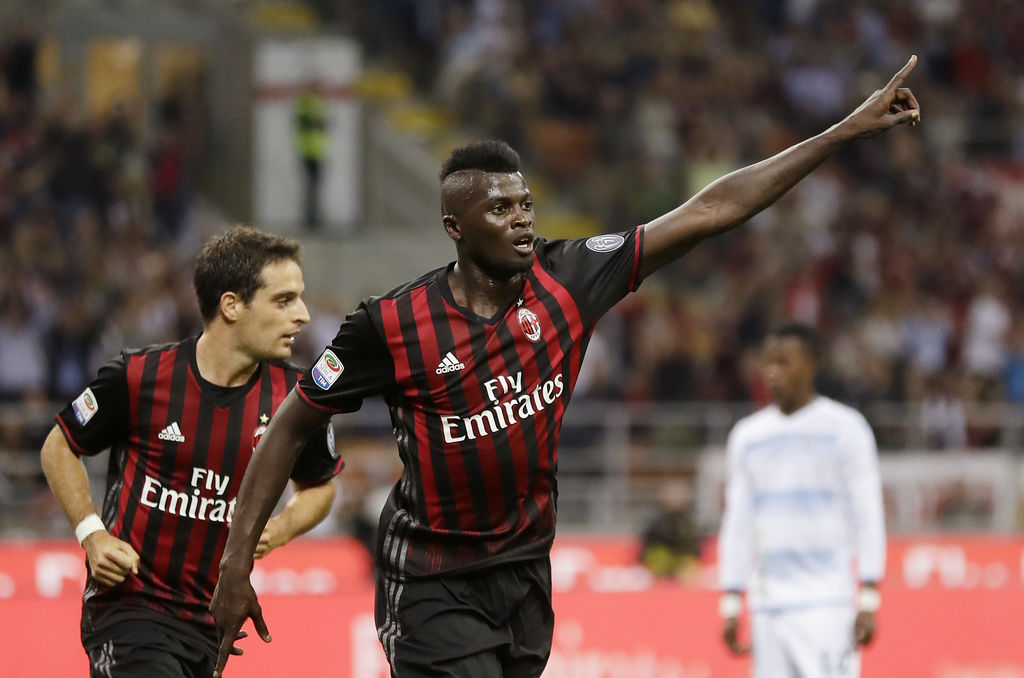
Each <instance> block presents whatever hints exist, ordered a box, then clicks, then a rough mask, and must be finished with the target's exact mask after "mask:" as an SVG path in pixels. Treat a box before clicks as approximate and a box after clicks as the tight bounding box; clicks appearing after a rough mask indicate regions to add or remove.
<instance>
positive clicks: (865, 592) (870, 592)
mask: <svg viewBox="0 0 1024 678" xmlns="http://www.w3.org/2000/svg"><path fill="white" fill-rule="evenodd" d="M881 606H882V594H881V593H879V592H878V589H876V588H874V587H872V586H865V587H863V588H862V589H861V590H860V593H858V594H857V609H858V610H860V611H861V612H878V608H880V607H881Z"/></svg>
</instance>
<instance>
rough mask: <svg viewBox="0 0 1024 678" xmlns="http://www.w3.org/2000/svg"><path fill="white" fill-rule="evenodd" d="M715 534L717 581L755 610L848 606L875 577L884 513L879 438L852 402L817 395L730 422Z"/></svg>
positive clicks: (880, 566)
mask: <svg viewBox="0 0 1024 678" xmlns="http://www.w3.org/2000/svg"><path fill="white" fill-rule="evenodd" d="M728 458H729V481H728V487H727V489H726V509H725V515H724V517H723V520H722V531H721V534H720V536H719V568H720V570H719V584H720V586H721V588H722V589H723V590H730V591H747V592H748V603H749V605H750V607H751V609H753V610H755V611H768V610H771V611H776V610H788V609H796V608H801V607H808V606H815V605H832V604H841V605H852V604H853V598H854V593H855V591H856V587H857V580H856V579H855V576H854V569H853V561H854V560H856V563H857V575H859V579H860V580H861V581H874V582H877V581H880V580H881V578H882V574H883V571H884V568H885V517H884V513H883V509H882V491H881V483H880V481H879V475H878V454H877V449H876V446H875V438H874V435H873V434H872V432H871V428H870V426H869V425H868V423H867V421H866V420H865V419H864V417H863V416H862V415H861V414H860V413H859V412H857V411H856V410H854V409H852V408H850V407H847V406H846V405H842V404H840V403H837V402H836V401H834V400H830V399H829V398H825V397H823V396H818V397H817V398H816V399H815V400H813V401H812V402H810V403H809V404H807V405H805V406H804V407H802V408H801V409H799V410H797V411H796V412H794V413H792V414H790V415H785V414H783V413H782V412H781V411H780V410H779V408H778V407H776V406H775V405H771V406H768V407H766V408H764V409H762V410H760V411H758V412H756V413H755V414H752V415H750V416H749V417H746V418H744V419H743V420H741V421H740V422H738V423H737V424H736V426H735V427H734V428H733V430H732V431H731V432H730V434H729V442H728Z"/></svg>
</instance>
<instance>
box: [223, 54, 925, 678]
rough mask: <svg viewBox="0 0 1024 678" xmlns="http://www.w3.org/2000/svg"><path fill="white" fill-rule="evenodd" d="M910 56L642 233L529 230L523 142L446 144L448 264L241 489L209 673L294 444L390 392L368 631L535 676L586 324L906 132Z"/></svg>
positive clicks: (302, 414) (912, 113) (396, 301)
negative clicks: (878, 83)
mask: <svg viewBox="0 0 1024 678" xmlns="http://www.w3.org/2000/svg"><path fill="white" fill-rule="evenodd" d="M913 66H914V60H913V59H912V60H911V61H910V62H908V63H907V65H906V66H905V67H904V68H903V69H902V70H901V71H900V72H899V73H897V74H896V75H895V76H894V77H893V79H892V81H891V82H890V83H889V84H888V85H887V86H886V87H885V88H884V89H882V90H879V91H877V92H875V93H874V94H873V95H871V97H870V98H868V100H867V101H865V102H864V103H863V104H862V105H861V106H860V107H859V108H858V109H857V110H856V111H854V112H853V113H851V114H850V115H849V116H848V117H847V118H846V119H844V120H843V121H842V122H840V123H838V124H836V125H835V126H833V127H832V128H831V129H829V130H828V131H826V132H824V133H822V134H820V135H818V136H816V137H814V138H812V139H808V140H807V141H804V142H802V143H800V144H797V145H796V146H794V147H792V148H790V149H788V150H786V151H784V152H782V153H780V154H779V155H777V156H775V157H773V158H770V159H768V160H765V161H763V162H761V163H758V164H756V165H752V166H750V167H747V168H745V169H741V170H738V171H736V172H733V173H732V174H729V175H728V176H725V177H723V178H721V179H719V180H718V181H716V182H714V183H712V184H711V185H710V186H708V187H707V188H705V189H703V190H702V191H700V192H699V193H698V194H697V195H696V196H694V197H693V198H691V199H690V200H689V201H687V202H686V203H685V204H684V205H682V206H680V207H678V208H676V209H675V210H673V211H671V212H669V213H668V214H665V215H663V216H661V217H659V218H657V219H655V220H654V221H652V222H650V223H648V224H646V225H643V226H638V227H636V228H632V229H629V230H627V231H623V232H621V233H612V234H608V235H603V236H596V237H593V238H589V239H580V240H546V239H544V238H541V237H537V235H536V233H535V232H534V211H533V198H532V196H531V194H530V189H529V187H528V186H527V183H526V179H524V178H523V175H522V174H521V173H520V172H519V158H518V156H517V155H516V153H515V151H513V150H512V149H511V148H509V147H508V146H507V145H506V144H504V143H501V142H482V143H477V144H472V145H470V146H466V147H463V148H460V149H457V150H456V151H455V152H453V153H452V154H451V156H450V157H449V158H448V159H447V161H446V162H445V163H444V166H443V168H442V171H441V211H442V223H443V224H444V228H445V230H446V231H447V233H448V237H449V238H451V239H452V241H453V242H454V243H455V252H456V261H454V262H452V263H451V264H449V265H447V266H443V267H441V268H438V269H436V270H433V271H431V272H429V273H426V274H425V275H423V276H422V277H420V278H418V279H416V280H414V281H411V282H409V283H407V284H405V285H402V286H401V287H398V288H397V289H395V290H392V291H391V292H388V293H387V294H385V295H383V296H381V297H372V298H370V299H367V300H365V301H364V302H363V303H362V304H361V305H360V306H359V307H358V308H357V309H356V310H355V311H354V312H353V313H351V314H350V315H349V316H348V318H347V319H346V320H345V322H344V323H343V324H342V325H341V328H340V330H339V331H338V335H337V337H335V339H334V341H333V343H332V344H331V345H330V346H329V347H327V348H326V349H325V350H324V352H323V354H322V355H321V356H320V359H319V361H318V362H317V363H316V365H315V366H314V367H313V369H312V371H311V372H310V374H309V375H307V376H306V377H305V378H304V379H303V380H302V381H301V382H300V384H299V387H298V389H296V391H295V392H293V393H292V394H291V395H289V396H288V399H287V400H285V402H284V404H283V405H282V406H281V410H280V412H279V413H278V416H277V417H276V418H275V419H274V423H273V424H271V426H270V428H269V429H268V430H267V433H266V435H265V436H264V438H263V441H262V442H261V444H260V447H259V448H258V449H257V450H256V458H257V459H258V460H259V461H258V463H257V464H254V465H253V467H252V469H251V472H250V473H247V474H246V477H245V479H244V480H243V481H242V489H241V490H240V492H239V500H238V501H239V505H238V514H239V515H238V519H237V521H236V522H235V525H234V527H233V529H232V530H231V535H230V537H229V538H228V545H227V548H226V550H225V553H224V559H223V560H222V562H221V578H220V583H219V584H218V590H217V592H216V593H215V594H214V599H213V604H212V606H211V611H212V612H213V615H214V618H215V619H216V620H217V624H218V627H219V631H220V634H221V648H220V658H219V660H218V670H219V669H220V668H222V667H223V666H224V664H225V663H226V662H227V659H228V655H229V654H230V653H231V652H235V653H239V652H241V648H233V643H232V641H233V639H234V637H235V634H236V632H237V631H238V629H239V628H240V627H241V624H242V622H243V621H244V620H245V618H246V617H252V618H253V621H254V622H255V625H256V629H257V631H258V632H259V633H260V635H261V636H262V637H263V638H264V640H266V639H267V638H268V637H269V636H268V634H267V629H266V625H265V624H264V622H263V619H262V614H261V612H260V608H259V604H258V602H257V600H256V595H255V593H254V591H253V590H252V587H251V586H250V584H249V569H250V565H251V559H252V550H253V547H254V546H255V544H256V542H257V540H258V539H259V534H260V530H261V529H262V525H263V521H265V520H266V519H267V516H268V515H269V514H270V510H271V508H272V507H273V505H274V503H275V502H276V501H277V498H278V495H279V494H280V492H281V489H282V488H283V486H284V482H285V477H286V476H287V471H288V469H289V468H290V467H291V464H292V460H293V459H294V457H295V455H296V454H297V453H298V451H299V449H300V447H301V446H302V443H303V441H305V439H306V437H307V436H308V434H309V431H311V430H312V429H313V428H315V427H316V426H319V425H321V424H322V423H323V422H324V421H325V420H326V419H327V418H328V417H329V416H331V415H332V414H334V413H336V412H351V411H354V410H356V409H358V408H359V407H360V405H361V404H362V402H363V400H364V399H365V398H368V397H370V396H381V397H383V398H384V400H385V402H386V403H387V404H388V405H389V407H390V410H391V422H392V425H393V429H394V433H395V439H396V441H397V443H398V453H399V455H400V457H401V459H402V461H403V462H404V471H403V473H402V476H401V478H400V479H399V481H398V482H397V483H396V485H395V487H394V489H393V491H392V493H391V497H390V499H389V501H388V503H387V505H386V507H385V509H384V511H383V513H382V515H381V522H380V529H379V530H378V542H377V558H376V578H377V591H376V593H377V605H376V613H377V631H378V635H379V636H380V640H381V643H382V644H383V646H384V650H385V653H386V654H387V657H388V660H389V661H390V663H391V670H392V674H393V675H395V676H398V677H399V678H412V677H414V676H467V677H468V676H473V677H476V678H479V677H481V676H506V677H509V678H511V677H528V676H539V675H540V673H541V671H542V670H543V668H544V665H545V663H546V662H547V658H548V654H549V652H550V649H551V635H552V627H553V619H554V615H553V613H552V610H551V576H550V565H549V560H548V555H549V552H550V549H551V544H552V541H553V540H554V535H555V500H556V497H557V488H556V485H555V468H556V466H557V463H558V459H557V454H556V450H557V444H558V434H559V429H560V426H561V421H562V415H563V413H564V412H565V407H566V406H567V405H568V403H569V398H570V394H571V393H572V388H573V384H574V383H575V381H576V377H577V375H578V374H579V368H580V363H581V361H582V359H583V354H584V352H585V351H586V348H587V343H588V341H589V339H590V335H591V332H592V330H593V328H594V324H595V323H596V322H597V321H598V319H599V318H600V317H601V316H602V315H603V314H604V313H605V312H606V311H607V310H608V309H609V308H611V307H612V306H613V305H614V304H615V303H616V302H617V301H618V300H619V299H621V298H622V297H623V296H625V295H626V294H627V293H629V292H630V291H632V290H635V289H636V287H637V286H638V285H639V284H640V281H641V280H643V279H644V278H645V277H647V276H648V275H650V274H651V273H653V272H654V271H655V270H657V269H658V268H660V267H661V266H663V265H665V264H666V263H668V262H670V261H673V260H675V259H676V258H678V257H680V256H682V255H683V254H685V253H686V252H687V251H689V250H690V249H691V248H693V247H694V246H696V245H697V244H698V243H700V242H701V241H702V240H704V239H705V238H708V237H711V236H714V235H716V234H719V233H722V232H724V231H727V230H729V229H730V228H732V227H734V226H737V225H738V224H740V223H742V222H744V221H745V220H747V219H748V218H749V217H750V216H752V215H753V214H756V213H757V212H758V211H759V210H761V209H763V208H764V207H766V206H767V205H769V204H771V203H772V202H773V201H774V200H776V199H777V198H778V197H779V196H781V195H782V194H783V193H785V192H786V191H787V190H788V189H789V188H790V187H792V186H793V185H794V184H795V183H796V182H797V181H799V180H800V179H801V178H802V177H804V176H805V175H806V174H808V173H809V172H810V171H811V170H813V169H814V168H815V167H817V166H818V165H819V164H820V163H821V162H823V161H824V160H825V159H826V158H827V157H828V156H829V155H831V154H832V153H833V152H835V151H837V150H838V149H839V148H841V147H842V146H844V145H845V144H846V143H847V142H849V141H851V140H853V139H856V138H860V137H869V136H873V135H875V134H879V133H881V132H883V131H885V130H887V129H889V128H891V127H893V126H895V125H899V124H902V123H912V122H916V121H917V120H918V118H919V111H918V106H917V102H916V101H915V99H914V97H913V95H912V94H911V92H910V91H909V90H908V89H905V88H903V87H901V85H902V83H903V80H904V78H905V77H906V76H907V74H908V73H909V72H910V70H911V69H912V68H913Z"/></svg>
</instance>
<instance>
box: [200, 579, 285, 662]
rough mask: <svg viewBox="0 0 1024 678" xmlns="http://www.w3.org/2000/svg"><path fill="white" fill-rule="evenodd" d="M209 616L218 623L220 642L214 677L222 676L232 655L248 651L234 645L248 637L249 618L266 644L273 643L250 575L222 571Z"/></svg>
mask: <svg viewBox="0 0 1024 678" xmlns="http://www.w3.org/2000/svg"><path fill="white" fill-rule="evenodd" d="M210 614H212V615H213V620H214V622H216V624H217V638H218V640H219V642H220V651H219V652H218V654H217V667H216V668H215V669H214V671H213V676H214V678H220V677H221V676H222V675H223V673H224V666H225V665H226V664H227V663H228V657H230V656H231V655H233V654H235V655H238V654H245V650H243V649H242V648H241V647H238V646H236V645H235V642H236V641H239V640H242V639H243V638H245V637H246V636H248V635H249V634H248V633H246V632H245V631H242V630H241V628H242V624H244V623H245V620H246V619H252V623H253V626H254V627H255V629H256V633H258V634H259V636H260V638H262V639H263V642H265V643H269V642H270V641H271V638H270V631H269V630H267V624H266V622H264V621H263V610H262V609H261V608H260V603H259V600H257V598H256V591H255V590H253V588H252V584H251V583H250V582H249V576H248V573H245V574H231V573H226V572H223V571H222V572H221V574H220V580H219V581H218V582H217V588H215V589H214V591H213V600H212V601H211V602H210Z"/></svg>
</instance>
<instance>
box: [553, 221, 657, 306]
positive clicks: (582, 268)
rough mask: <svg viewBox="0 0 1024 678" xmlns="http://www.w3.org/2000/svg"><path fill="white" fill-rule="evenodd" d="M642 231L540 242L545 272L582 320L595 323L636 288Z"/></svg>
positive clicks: (635, 230)
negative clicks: (571, 301) (560, 287)
mask: <svg viewBox="0 0 1024 678" xmlns="http://www.w3.org/2000/svg"><path fill="white" fill-rule="evenodd" d="M642 249H643V227H642V226H638V227H637V228H634V229H632V230H629V231H623V232H621V233H607V234H605V235H595V236H594V237H592V238H580V239H578V240H542V241H541V243H540V248H539V256H540V259H541V262H542V263H543V265H544V267H545V269H546V270H547V271H548V272H549V273H550V274H551V275H552V277H554V278H555V279H556V280H558V282H560V283H561V284H562V285H564V286H565V288H566V289H567V290H569V293H570V294H572V296H573V299H575V300H576V303H577V304H579V307H580V311H581V312H582V313H583V320H584V322H587V323H593V322H597V320H598V319H599V318H600V317H601V316H602V315H604V314H605V313H607V312H608V309H610V308H611V307H612V306H614V305H615V304H616V303H617V302H618V301H619V300H620V299H622V297H624V296H626V294H628V293H629V292H633V291H635V290H636V289H637V288H638V287H639V286H640V280H639V279H638V277H637V275H638V273H637V272H638V270H639V264H640V252H641V250H642Z"/></svg>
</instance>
